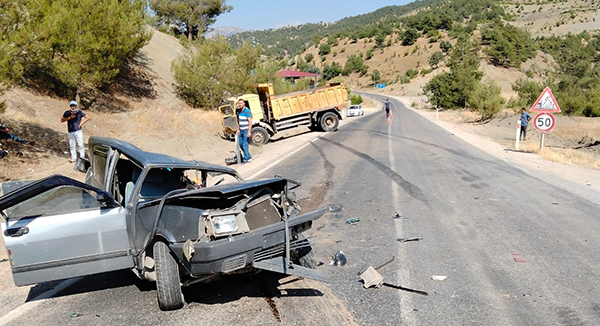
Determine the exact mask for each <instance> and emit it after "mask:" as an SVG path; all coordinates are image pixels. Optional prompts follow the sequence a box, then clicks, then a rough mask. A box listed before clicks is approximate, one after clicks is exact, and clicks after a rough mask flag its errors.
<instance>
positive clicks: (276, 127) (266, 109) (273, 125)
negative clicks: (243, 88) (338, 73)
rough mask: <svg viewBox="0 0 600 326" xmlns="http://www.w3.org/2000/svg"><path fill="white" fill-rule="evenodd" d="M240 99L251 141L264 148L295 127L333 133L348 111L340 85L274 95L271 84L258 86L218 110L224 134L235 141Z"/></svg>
mask: <svg viewBox="0 0 600 326" xmlns="http://www.w3.org/2000/svg"><path fill="white" fill-rule="evenodd" d="M239 99H243V100H244V102H245V103H246V107H248V108H250V111H251V112H252V135H251V141H252V143H254V144H256V145H260V144H266V143H267V142H268V141H269V139H270V138H271V137H272V136H273V135H275V134H276V133H278V132H280V131H283V130H288V129H291V128H295V127H299V126H308V127H309V128H310V129H312V130H322V131H334V130H336V129H337V127H338V124H339V120H340V119H342V117H344V116H345V115H344V110H345V109H346V108H347V107H348V91H347V90H346V87H344V85H343V84H341V83H335V84H329V85H327V86H325V87H319V88H314V89H309V90H304V91H298V92H293V93H288V94H283V95H275V93H274V91H273V85H272V84H258V85H257V87H256V94H243V95H239V96H236V97H231V98H229V99H228V100H227V104H226V105H222V106H220V107H219V112H220V113H221V122H222V125H223V129H224V131H223V132H224V134H225V136H226V137H228V138H230V139H234V138H235V132H236V131H237V128H238V124H237V116H236V105H237V102H238V100H239Z"/></svg>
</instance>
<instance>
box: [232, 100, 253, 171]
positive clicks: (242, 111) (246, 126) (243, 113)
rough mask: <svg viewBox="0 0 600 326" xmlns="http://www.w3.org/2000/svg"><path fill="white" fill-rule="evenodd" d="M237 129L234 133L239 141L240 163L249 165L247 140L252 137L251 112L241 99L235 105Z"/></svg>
mask: <svg viewBox="0 0 600 326" xmlns="http://www.w3.org/2000/svg"><path fill="white" fill-rule="evenodd" d="M236 111H237V112H236V113H237V116H238V129H237V131H236V132H235V134H236V135H238V137H239V140H240V148H241V149H242V155H243V156H244V157H243V158H242V163H250V162H251V161H252V156H251V155H250V149H249V148H248V146H249V138H250V137H251V135H252V112H251V111H250V109H249V108H248V107H246V103H245V102H244V100H243V99H239V100H238V103H237V110H236Z"/></svg>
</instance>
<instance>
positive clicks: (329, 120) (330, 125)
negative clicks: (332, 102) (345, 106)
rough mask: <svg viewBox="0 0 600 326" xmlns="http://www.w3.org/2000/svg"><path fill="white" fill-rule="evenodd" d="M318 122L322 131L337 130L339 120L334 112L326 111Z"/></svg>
mask: <svg viewBox="0 0 600 326" xmlns="http://www.w3.org/2000/svg"><path fill="white" fill-rule="evenodd" d="M319 123H320V125H321V129H323V131H325V132H329V131H336V130H337V127H338V125H339V123H340V120H339V119H338V116H337V115H335V113H333V112H327V113H325V114H323V115H322V116H321V119H320V120H319Z"/></svg>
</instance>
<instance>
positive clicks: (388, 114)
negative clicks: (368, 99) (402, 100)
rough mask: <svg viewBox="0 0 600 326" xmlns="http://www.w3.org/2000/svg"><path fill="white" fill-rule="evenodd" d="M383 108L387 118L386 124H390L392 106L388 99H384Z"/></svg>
mask: <svg viewBox="0 0 600 326" xmlns="http://www.w3.org/2000/svg"><path fill="white" fill-rule="evenodd" d="M383 108H384V109H385V117H386V118H387V122H388V123H390V122H392V104H391V103H390V99H389V98H386V99H385V103H383Z"/></svg>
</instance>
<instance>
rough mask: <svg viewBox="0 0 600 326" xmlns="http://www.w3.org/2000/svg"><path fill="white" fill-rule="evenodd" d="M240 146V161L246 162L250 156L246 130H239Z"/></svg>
mask: <svg viewBox="0 0 600 326" xmlns="http://www.w3.org/2000/svg"><path fill="white" fill-rule="evenodd" d="M239 137H240V148H241V149H242V155H243V158H242V162H244V163H246V162H248V161H249V160H250V159H251V158H252V156H251V155H250V150H249V149H248V145H249V144H248V130H240V135H239Z"/></svg>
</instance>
